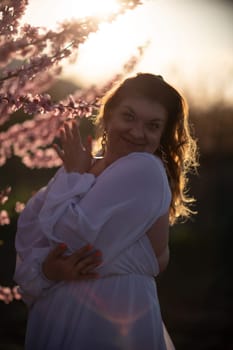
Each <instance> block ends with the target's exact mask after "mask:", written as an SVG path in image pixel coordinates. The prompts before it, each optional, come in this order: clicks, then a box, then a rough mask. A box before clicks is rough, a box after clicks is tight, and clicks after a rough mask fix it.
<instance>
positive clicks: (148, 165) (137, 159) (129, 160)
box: [112, 152, 164, 171]
mask: <svg viewBox="0 0 233 350" xmlns="http://www.w3.org/2000/svg"><path fill="white" fill-rule="evenodd" d="M127 164H129V165H130V166H133V165H134V166H135V167H140V168H142V170H144V171H145V170H147V169H150V170H152V169H153V168H154V169H157V168H160V169H164V166H163V163H162V161H161V159H160V158H159V157H157V156H156V155H154V154H151V153H148V152H132V153H129V154H128V155H126V156H124V157H121V158H119V159H118V160H117V161H115V162H114V163H113V164H112V166H113V167H121V166H127Z"/></svg>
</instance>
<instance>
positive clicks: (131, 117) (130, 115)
mask: <svg viewBox="0 0 233 350" xmlns="http://www.w3.org/2000/svg"><path fill="white" fill-rule="evenodd" d="M124 117H125V120H127V121H131V120H134V115H133V114H131V113H128V112H126V113H124Z"/></svg>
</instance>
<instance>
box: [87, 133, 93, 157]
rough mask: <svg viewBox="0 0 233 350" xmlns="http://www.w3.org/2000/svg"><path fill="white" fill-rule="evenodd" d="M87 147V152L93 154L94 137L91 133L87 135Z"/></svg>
mask: <svg viewBox="0 0 233 350" xmlns="http://www.w3.org/2000/svg"><path fill="white" fill-rule="evenodd" d="M85 149H86V151H87V153H88V154H89V155H91V154H92V137H91V135H88V136H87V141H86V144H85Z"/></svg>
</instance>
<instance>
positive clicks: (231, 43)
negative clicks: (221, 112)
mask: <svg viewBox="0 0 233 350" xmlns="http://www.w3.org/2000/svg"><path fill="white" fill-rule="evenodd" d="M143 2H144V4H143V5H142V6H139V7H138V8H137V9H136V10H134V11H129V12H128V13H127V14H125V15H124V16H121V17H119V18H118V20H117V21H116V22H115V23H113V24H105V25H102V27H101V30H100V31H99V32H98V33H97V34H94V35H92V36H91V37H90V39H89V40H88V42H86V43H85V45H83V47H82V49H81V50H80V54H79V58H78V61H77V63H76V64H75V65H73V66H72V67H71V66H70V67H69V68H68V69H67V70H66V74H67V75H69V76H71V75H72V76H73V77H74V76H75V77H77V79H78V81H80V80H81V81H82V82H83V84H92V83H100V82H104V81H106V80H107V79H109V78H111V77H112V76H113V74H114V73H116V72H118V71H120V68H121V66H122V64H123V63H124V62H125V61H126V60H127V59H128V58H129V57H130V56H131V55H132V54H133V53H135V50H136V47H137V46H139V45H141V44H144V43H145V42H146V41H148V40H149V41H150V45H149V47H148V49H147V50H146V52H145V55H144V57H143V59H142V60H141V62H140V64H139V65H138V66H137V69H136V70H137V71H141V72H142V71H144V72H145V71H147V72H152V73H156V74H161V75H163V76H164V78H165V79H166V80H167V81H169V82H170V83H172V84H174V85H175V86H176V87H178V88H179V89H180V90H181V91H184V92H185V93H187V94H188V95H189V98H192V100H193V101H194V102H195V103H197V104H200V103H201V104H206V101H207V102H208V103H209V102H213V101H215V100H216V99H224V100H225V101H227V102H228V103H230V104H231V105H233V3H232V1H226V0H195V1H194V0H144V1H143ZM97 5H98V7H97ZM115 8H116V0H98V1H97V0H60V1H57V0H29V7H28V11H27V13H26V16H25V22H30V23H32V24H35V25H47V26H48V25H51V26H53V25H55V23H56V22H57V21H61V20H62V19H64V18H71V17H75V16H76V17H78V16H79V17H80V16H85V15H90V14H95V15H96V14H101V11H103V9H105V10H108V11H110V10H111V9H113V10H114V9H115ZM90 11H92V13H91V12H90Z"/></svg>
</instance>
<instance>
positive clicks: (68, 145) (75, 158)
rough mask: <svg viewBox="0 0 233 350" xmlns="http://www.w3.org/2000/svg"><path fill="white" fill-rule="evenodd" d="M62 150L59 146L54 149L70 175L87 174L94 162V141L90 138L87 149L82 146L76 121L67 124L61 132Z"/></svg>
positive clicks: (55, 145)
mask: <svg viewBox="0 0 233 350" xmlns="http://www.w3.org/2000/svg"><path fill="white" fill-rule="evenodd" d="M60 139H61V145H62V148H60V147H59V146H58V145H57V144H54V145H53V147H54V149H55V150H56V152H57V154H58V156H59V157H60V158H61V160H62V161H63V165H64V167H65V169H66V171H67V172H68V173H70V172H78V173H80V174H82V173H85V172H87V171H88V170H89V169H90V167H91V161H92V154H91V151H92V140H91V137H88V139H87V142H86V145H85V147H84V146H83V144H82V141H81V137H80V133H79V127H78V123H77V122H76V121H72V122H65V123H64V126H63V127H62V128H61V130H60Z"/></svg>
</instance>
